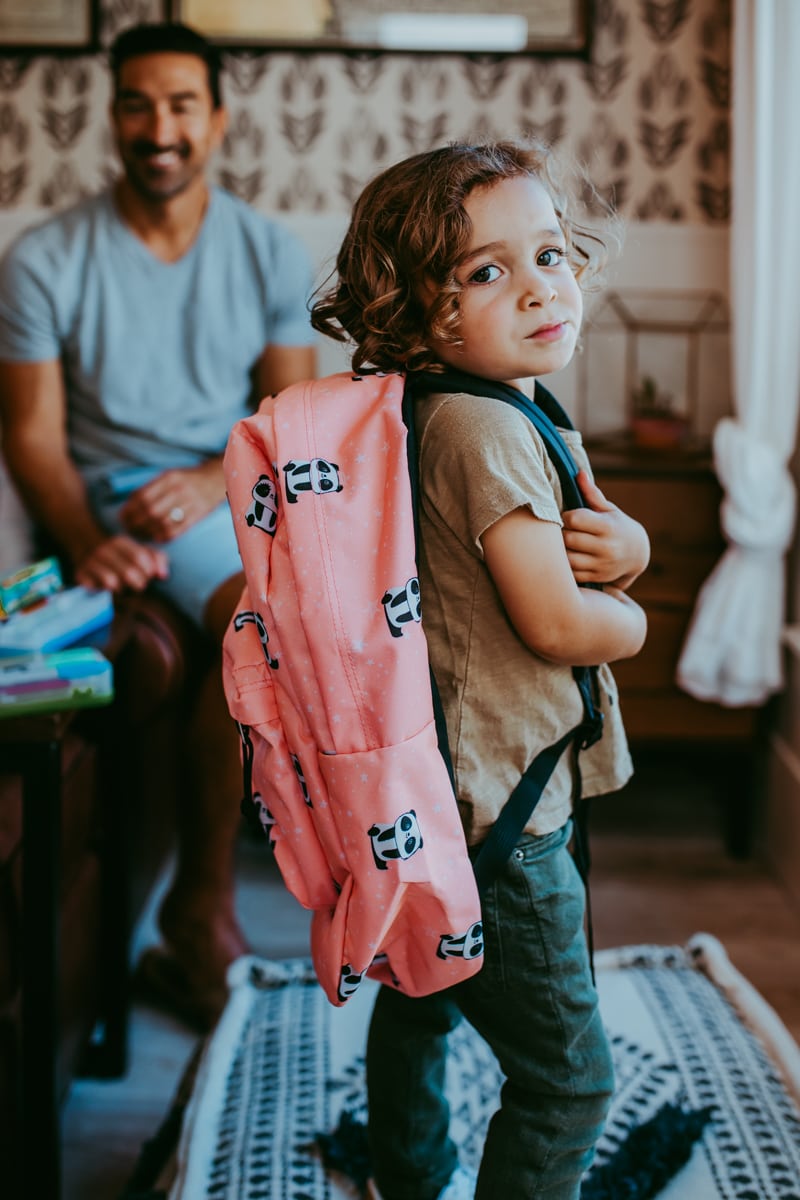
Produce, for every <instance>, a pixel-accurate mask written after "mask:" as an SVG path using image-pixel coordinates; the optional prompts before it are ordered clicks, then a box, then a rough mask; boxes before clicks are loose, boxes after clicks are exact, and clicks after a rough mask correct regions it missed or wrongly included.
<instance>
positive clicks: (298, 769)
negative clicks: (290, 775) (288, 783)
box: [289, 752, 314, 808]
mask: <svg viewBox="0 0 800 1200" xmlns="http://www.w3.org/2000/svg"><path fill="white" fill-rule="evenodd" d="M289 757H290V758H291V760H292V766H293V767H294V770H295V774H296V775H297V781H298V783H299V784H300V790H301V792H302V793H303V800H304V801H305V803H306V804H307V805H308V807H309V808H313V807H314V805H313V804H312V803H311V797H310V796H309V794H308V784H307V783H306V777H305V775H304V774H303V768H302V767H301V765H300V759H299V758H298V757H297V755H296V754H292V753H291V752H290V754H289Z"/></svg>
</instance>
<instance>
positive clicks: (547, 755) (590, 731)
mask: <svg viewBox="0 0 800 1200" xmlns="http://www.w3.org/2000/svg"><path fill="white" fill-rule="evenodd" d="M573 674H574V676H575V680H576V682H577V684H578V688H579V689H580V693H581V699H582V700H583V720H582V721H581V723H580V724H579V725H576V726H575V728H574V729H570V731H569V733H565V734H564V735H563V737H561V738H559V739H558V741H557V742H554V743H553V745H552V746H547V747H545V749H544V750H541V751H540V752H539V753H538V754H537V755H536V758H535V759H534V760H533V762H532V763H531V764H530V766H529V767H528V769H527V771H526V772H525V774H524V775H523V776H522V778H521V779H520V781H519V783H518V784H517V786H516V787H515V788H514V791H513V792H512V793H511V795H510V796H509V798H508V800H507V801H506V802H505V804H504V805H503V808H502V810H501V812H500V815H499V817H498V818H497V820H496V821H495V823H494V825H493V826H492V828H491V829H490V830H489V833H488V835H487V837H486V840H485V841H484V842H483V844H482V846H481V848H480V850H479V851H478V854H477V856H476V858H475V861H474V864H473V865H474V868H475V878H476V879H477V881H478V891H480V892H483V891H485V889H486V888H487V887H488V886H489V884H490V883H491V882H492V880H493V879H494V878H495V877H496V876H497V874H498V872H499V871H500V870H502V867H503V864H504V863H505V862H506V861H507V860H508V856H509V855H510V854H511V851H512V850H513V849H514V847H515V845H516V844H517V842H518V840H519V837H520V834H521V833H522V831H523V829H524V828H525V826H526V825H527V824H528V821H529V820H530V819H531V815H532V814H533V810H534V809H535V808H536V805H537V804H538V803H539V801H540V800H541V798H542V792H543V791H544V789H545V788H546V787H547V783H548V780H549V779H550V776H551V775H552V774H553V771H554V770H555V768H556V763H557V762H558V760H559V759H560V758H561V755H562V754H563V753H564V751H565V750H566V749H567V747H568V746H569V745H574V746H575V752H576V753H575V758H576V771H577V770H578V768H577V752H578V751H579V750H585V749H586V748H587V747H588V746H592V745H594V743H595V742H596V741H597V740H598V739H599V738H600V737H601V736H602V732H603V714H602V713H601V712H600V711H599V709H598V708H597V706H596V704H595V696H594V683H593V675H594V672H592V671H590V670H589V669H588V668H575V669H574V670H573ZM576 778H577V779H580V774H579V773H578V774H577V775H576ZM577 791H578V792H580V785H579V786H578V789H577ZM577 808H578V805H577V804H576V812H577ZM581 874H582V875H583V871H582V872H581ZM584 882H585V880H584Z"/></svg>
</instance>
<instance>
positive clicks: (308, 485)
mask: <svg viewBox="0 0 800 1200" xmlns="http://www.w3.org/2000/svg"><path fill="white" fill-rule="evenodd" d="M283 472H284V475H285V476H286V499H287V501H288V503H289V504H296V503H297V500H298V497H299V495H300V493H301V492H312V493H314V494H315V495H317V496H326V495H329V494H330V493H334V492H341V490H342V484H341V482H340V480H339V466H338V464H337V463H333V462H328V460H327V458H311V459H305V460H300V461H298V462H295V461H294V459H292V461H291V462H288V463H287V464H286V466H285V467H284V468H283Z"/></svg>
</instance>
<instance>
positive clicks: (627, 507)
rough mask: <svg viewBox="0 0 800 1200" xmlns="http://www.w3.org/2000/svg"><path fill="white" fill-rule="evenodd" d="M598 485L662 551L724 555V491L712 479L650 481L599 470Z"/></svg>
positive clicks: (661, 479)
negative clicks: (695, 549)
mask: <svg viewBox="0 0 800 1200" xmlns="http://www.w3.org/2000/svg"><path fill="white" fill-rule="evenodd" d="M597 483H598V486H599V487H600V488H601V490H602V491H603V492H604V493H605V494H606V496H608V498H609V500H611V501H613V503H614V504H617V505H618V506H619V507H620V508H621V509H622V510H623V512H626V513H627V514H628V516H631V517H634V518H635V519H636V520H637V521H640V522H641V523H642V525H644V527H645V529H646V530H647V532H648V534H649V536H650V542H651V545H652V546H654V547H655V548H657V549H658V550H659V551H665V552H666V551H671V550H673V549H678V550H683V549H686V548H693V547H698V546H700V547H706V548H707V549H708V550H709V552H710V553H713V552H714V551H717V553H719V552H721V550H722V548H723V545H724V543H723V540H722V536H721V534H720V528H719V506H720V501H721V499H722V492H721V490H720V488H719V486H718V484H716V483H715V482H714V480H713V478H712V477H701V478H696V479H664V478H656V479H647V478H635V477H625V476H622V475H617V474H615V473H613V472H608V473H606V472H603V471H598V472H597Z"/></svg>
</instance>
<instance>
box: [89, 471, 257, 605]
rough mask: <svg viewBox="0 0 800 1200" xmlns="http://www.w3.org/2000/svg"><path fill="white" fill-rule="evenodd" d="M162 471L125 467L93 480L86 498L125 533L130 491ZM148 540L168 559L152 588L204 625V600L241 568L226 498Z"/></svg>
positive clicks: (110, 525)
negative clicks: (167, 538)
mask: <svg viewBox="0 0 800 1200" xmlns="http://www.w3.org/2000/svg"><path fill="white" fill-rule="evenodd" d="M160 474H161V470H160V469H154V468H153V467H123V468H118V469H117V470H115V471H113V472H111V473H110V474H108V475H106V476H104V477H103V478H102V479H99V480H96V481H95V482H94V483H92V484H91V485H90V487H89V500H90V503H91V505H92V508H93V510H94V513H95V516H96V517H97V519H98V520H99V521H100V523H101V525H103V527H104V528H105V529H108V530H109V531H110V532H112V533H125V532H126V531H125V529H124V528H123V526H122V524H121V522H120V519H119V513H120V509H121V508H122V506H123V505H124V504H125V501H126V500H127V498H128V496H130V494H131V492H135V491H136V490H137V488H140V487H144V485H145V484H146V483H147V482H149V480H151V479H154V478H155V477H156V475H160ZM149 544H150V545H152V546H154V547H155V548H157V549H159V550H162V551H163V552H164V553H165V554H166V555H167V558H168V559H169V576H168V578H167V579H163V580H162V579H157V580H154V581H153V583H152V584H151V587H153V588H154V589H156V590H157V591H159V592H160V593H161V594H162V595H164V596H167V597H168V598H169V599H170V600H171V601H172V603H173V604H174V605H175V607H176V608H179V609H180V610H181V612H184V613H185V614H186V615H187V617H189V618H190V619H191V620H192V621H194V622H195V624H196V625H198V626H199V628H200V629H203V628H204V624H203V613H204V612H205V608H206V605H207V603H208V601H209V600H210V599H211V597H212V596H213V594H214V592H215V591H216V590H217V588H218V587H220V585H221V584H223V583H224V582H225V581H226V580H227V579H230V578H231V576H232V575H238V574H239V573H240V572H241V570H242V560H241V558H240V557H239V548H238V546H237V544H236V535H235V533H234V531H233V521H232V520H231V514H230V509H229V508H228V502H227V500H223V502H222V503H221V504H219V505H217V507H216V508H215V509H214V510H213V511H212V512H210V513H209V514H208V516H207V517H204V518H203V520H202V521H198V522H197V524H195V525H192V526H190V528H189V529H187V530H186V532H185V533H181V534H179V535H178V537H176V538H173V540H172V541H171V542H151V543H149Z"/></svg>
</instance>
